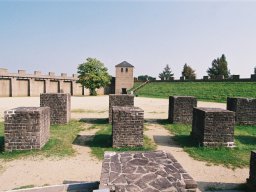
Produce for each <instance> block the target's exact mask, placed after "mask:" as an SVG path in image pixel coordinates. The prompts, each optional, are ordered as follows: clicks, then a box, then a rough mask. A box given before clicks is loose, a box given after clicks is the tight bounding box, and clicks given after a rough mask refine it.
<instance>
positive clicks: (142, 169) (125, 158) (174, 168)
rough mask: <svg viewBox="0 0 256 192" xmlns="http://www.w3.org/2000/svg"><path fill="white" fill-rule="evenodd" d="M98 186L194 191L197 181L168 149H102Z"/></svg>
mask: <svg viewBox="0 0 256 192" xmlns="http://www.w3.org/2000/svg"><path fill="white" fill-rule="evenodd" d="M100 189H110V191H116V192H118V191H136V192H163V191H166V192H167V191H169V192H174V191H176V192H178V191H179V192H181V191H182V192H196V191H197V183H196V182H195V181H194V180H193V178H192V177H191V176H190V175H189V174H188V173H187V172H186V171H185V170H184V169H183V167H182V166H181V165H180V164H179V163H178V162H177V160H176V159H175V158H174V156H172V155H171V154H169V153H165V152H163V151H154V152H121V153H117V152H105V154H104V160H103V162H102V170H101V178H100Z"/></svg>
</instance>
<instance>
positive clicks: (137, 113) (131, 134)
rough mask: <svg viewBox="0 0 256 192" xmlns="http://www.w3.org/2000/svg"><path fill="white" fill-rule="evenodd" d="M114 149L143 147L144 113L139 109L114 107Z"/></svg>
mask: <svg viewBox="0 0 256 192" xmlns="http://www.w3.org/2000/svg"><path fill="white" fill-rule="evenodd" d="M112 109H113V121H112V145H113V147H139V146H143V126H144V125H143V123H144V111H143V110H142V109H140V108H138V107H117V106H115V107H113V108H112Z"/></svg>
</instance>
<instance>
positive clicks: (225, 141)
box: [191, 108, 235, 147]
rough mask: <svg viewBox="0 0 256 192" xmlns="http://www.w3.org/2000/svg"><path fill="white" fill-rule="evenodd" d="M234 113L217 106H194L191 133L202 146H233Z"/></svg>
mask: <svg viewBox="0 0 256 192" xmlns="http://www.w3.org/2000/svg"><path fill="white" fill-rule="evenodd" d="M234 126H235V113H234V112H233V111H228V110H224V109H218V108H194V110H193V123H192V132H191V135H192V136H193V138H194V139H195V140H196V141H197V142H198V143H199V144H200V145H203V146H210V147H211V146H213V147H215V146H226V147H233V146H234Z"/></svg>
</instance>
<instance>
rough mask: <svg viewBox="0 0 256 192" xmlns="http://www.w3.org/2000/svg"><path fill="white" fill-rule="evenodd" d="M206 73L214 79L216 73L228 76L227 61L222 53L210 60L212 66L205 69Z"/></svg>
mask: <svg viewBox="0 0 256 192" xmlns="http://www.w3.org/2000/svg"><path fill="white" fill-rule="evenodd" d="M207 73H208V75H209V76H210V78H211V79H215V78H216V77H217V76H218V75H223V76H224V77H225V78H228V77H229V76H230V71H229V70H228V62H227V61H226V57H225V55H224V54H222V56H221V57H220V58H217V59H214V60H213V61H212V67H210V68H209V69H208V70H207Z"/></svg>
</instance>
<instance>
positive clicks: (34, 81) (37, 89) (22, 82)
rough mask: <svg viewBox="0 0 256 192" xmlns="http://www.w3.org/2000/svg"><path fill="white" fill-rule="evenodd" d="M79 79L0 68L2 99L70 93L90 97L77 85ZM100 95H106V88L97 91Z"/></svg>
mask: <svg viewBox="0 0 256 192" xmlns="http://www.w3.org/2000/svg"><path fill="white" fill-rule="evenodd" d="M77 80H78V77H77V75H76V74H73V75H72V76H71V77H69V76H67V74H66V73H61V75H60V76H57V75H55V73H53V72H49V73H48V74H47V75H44V74H42V73H41V72H40V71H35V72H34V74H27V73H26V71H25V70H18V73H9V72H8V70H7V69H3V68H0V97H20V96H25V97H26V96H40V94H41V93H70V94H71V95H74V96H81V95H89V91H88V89H85V88H84V87H82V86H81V84H80V83H76V81H77ZM97 93H98V94H99V95H103V94H106V92H105V89H104V88H100V89H98V90H97Z"/></svg>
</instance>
